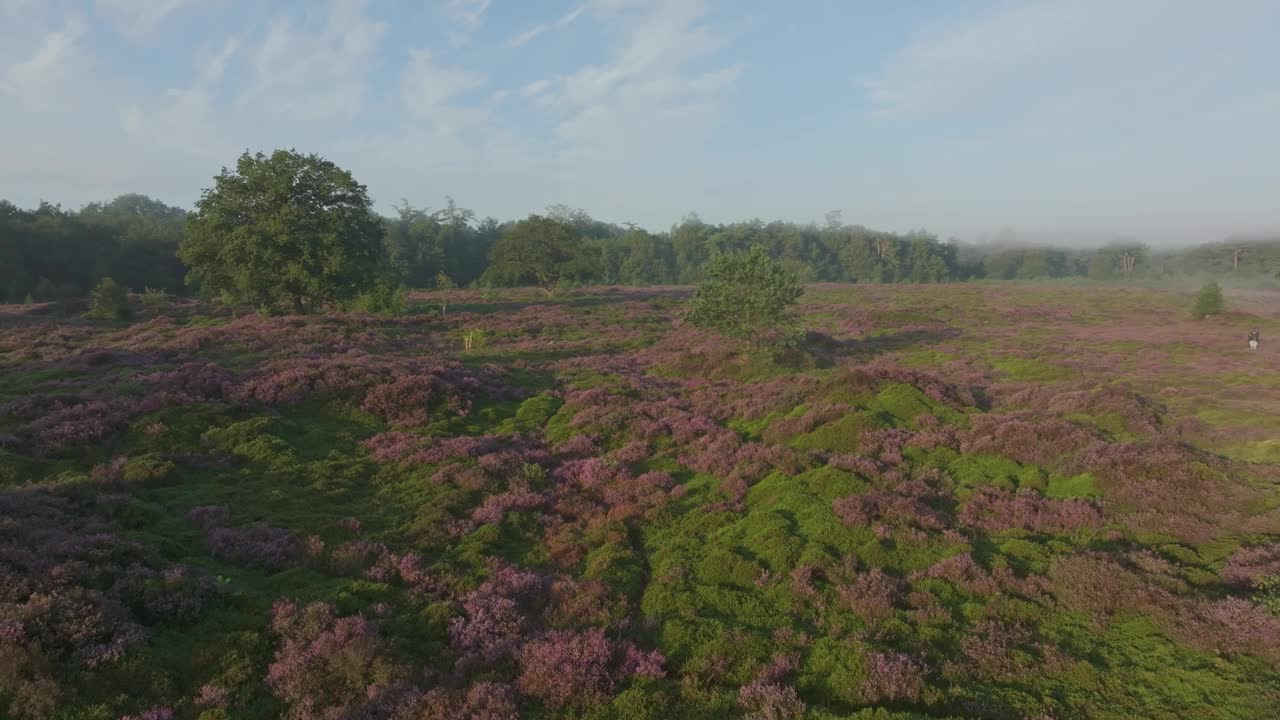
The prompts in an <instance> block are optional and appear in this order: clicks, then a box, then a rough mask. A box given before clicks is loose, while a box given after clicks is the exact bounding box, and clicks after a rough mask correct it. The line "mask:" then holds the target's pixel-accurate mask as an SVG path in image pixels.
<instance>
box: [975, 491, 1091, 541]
mask: <svg viewBox="0 0 1280 720" xmlns="http://www.w3.org/2000/svg"><path fill="white" fill-rule="evenodd" d="M959 520H960V522H961V524H963V525H966V526H968V527H972V528H977V529H980V530H986V531H988V532H991V531H998V530H1009V529H1018V530H1029V531H1031V532H1038V533H1066V532H1073V531H1075V530H1093V529H1097V528H1099V527H1101V526H1102V511H1101V510H1100V509H1098V506H1097V505H1095V504H1094V503H1092V502H1089V501H1086V500H1055V499H1050V498H1046V497H1044V496H1042V495H1040V494H1039V493H1037V492H1036V491H1034V490H1029V489H1025V488H1024V489H1022V490H1019V491H1018V492H1016V493H1010V492H1008V491H1006V490H1001V489H999V488H990V487H986V488H981V489H980V490H979V491H978V492H977V493H975V494H974V495H973V497H971V498H969V500H968V501H966V502H965V504H964V505H963V506H962V507H961V509H960V515H959Z"/></svg>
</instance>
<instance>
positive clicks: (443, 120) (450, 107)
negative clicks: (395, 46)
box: [400, 50, 488, 129]
mask: <svg viewBox="0 0 1280 720" xmlns="http://www.w3.org/2000/svg"><path fill="white" fill-rule="evenodd" d="M486 82H488V80H487V78H485V76H484V75H483V74H481V73H478V72H473V71H471V70H466V69H463V68H458V67H445V66H442V65H439V64H437V63H436V62H435V60H434V59H433V58H432V55H431V53H430V52H429V51H427V50H410V51H409V63H408V64H407V65H406V66H405V69H404V72H403V73H402V75H401V78H400V92H401V97H402V98H403V100H404V104H405V107H406V108H408V110H409V111H410V112H411V113H412V114H413V115H414V116H415V117H416V118H418V119H420V120H426V121H430V122H432V123H435V124H436V125H437V126H448V127H450V128H455V129H457V128H459V127H461V126H463V125H465V123H466V122H467V121H469V120H470V121H474V120H476V119H477V113H483V111H482V110H479V109H476V108H468V107H463V106H460V105H455V104H453V103H452V101H453V100H455V99H456V98H457V97H458V96H459V95H463V94H465V93H467V92H469V91H471V90H475V89H477V88H480V87H483V86H484V85H485V83H486Z"/></svg>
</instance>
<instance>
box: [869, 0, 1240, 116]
mask: <svg viewBox="0 0 1280 720" xmlns="http://www.w3.org/2000/svg"><path fill="white" fill-rule="evenodd" d="M1249 4H1251V3H1250V2H1249V0H1243V1H1242V0H1222V1H1221V2H1216V3H1204V2H1199V0H1128V1H1127V2H1123V3H1116V2H1111V1H1110V0H1075V1H1074V2H1070V3H1062V2H1057V1H1055V0H1032V1H1030V2H1021V3H1003V4H999V5H997V6H996V7H995V9H994V10H987V11H985V12H983V13H980V14H976V15H969V16H965V17H953V18H950V19H947V20H942V21H938V22H935V23H933V24H931V25H929V26H927V27H925V28H924V29H923V30H921V31H920V32H919V33H917V34H916V35H915V36H914V37H912V39H911V40H910V41H908V42H907V43H906V44H905V45H904V46H903V47H901V48H899V49H898V50H897V51H895V52H893V53H891V54H890V55H889V57H888V58H887V59H886V61H885V62H884V64H883V66H882V67H881V69H880V71H879V72H878V73H876V74H874V75H872V76H871V77H869V78H865V79H862V80H860V81H859V83H858V84H859V85H860V86H861V88H862V89H863V91H864V94H865V99H866V101H867V103H868V105H869V107H870V109H871V110H872V111H874V112H877V113H880V114H883V115H886V116H906V115H927V114H930V113H936V112H940V111H951V110H970V109H979V110H989V109H990V103H992V102H1006V103H1007V102H1009V101H1010V100H1014V101H1015V102H1017V103H1018V104H1020V105H1028V104H1031V103H1034V102H1038V101H1040V100H1041V99H1042V98H1045V97H1051V96H1060V95H1063V94H1066V93H1070V92H1079V91H1082V90H1083V91H1085V92H1088V91H1090V89H1091V88H1095V87H1115V86H1116V85H1117V84H1118V83H1121V82H1123V81H1125V80H1126V79H1134V78H1135V76H1136V75H1138V74H1141V73H1145V72H1147V71H1151V70H1158V69H1159V68H1161V67H1163V68H1165V69H1167V68H1168V67H1169V66H1170V65H1171V64H1174V63H1176V62H1177V60H1178V57H1179V55H1182V56H1184V57H1190V54H1187V53H1184V52H1182V51H1181V50H1180V48H1184V47H1185V46H1186V45H1190V44H1194V43H1195V42H1196V41H1197V38H1201V39H1202V38H1204V37H1209V36H1210V34H1211V33H1213V32H1215V31H1216V30H1220V29H1221V28H1222V27H1223V26H1224V24H1227V25H1229V24H1231V23H1232V22H1233V21H1235V20H1238V18H1239V17H1240V15H1241V13H1240V9H1241V7H1242V6H1247V5H1249ZM1252 4H1254V5H1261V3H1257V2H1254V3H1252ZM961 7H966V6H961ZM1166 79H1167V80H1176V75H1175V74H1173V73H1167V77H1166ZM1144 81H1145V78H1143V79H1141V80H1138V82H1144ZM1138 89H1139V90H1145V89H1146V88H1138Z"/></svg>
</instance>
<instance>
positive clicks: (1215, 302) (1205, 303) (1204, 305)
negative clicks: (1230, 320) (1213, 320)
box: [1191, 280, 1227, 318]
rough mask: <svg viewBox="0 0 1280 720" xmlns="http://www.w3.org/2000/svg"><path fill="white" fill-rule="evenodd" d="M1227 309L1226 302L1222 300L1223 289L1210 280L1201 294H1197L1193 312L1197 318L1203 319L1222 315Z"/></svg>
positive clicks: (1202, 287) (1201, 289)
mask: <svg viewBox="0 0 1280 720" xmlns="http://www.w3.org/2000/svg"><path fill="white" fill-rule="evenodd" d="M1226 307H1227V306H1226V302H1225V301H1223V299H1222V288H1220V287H1218V283H1216V282H1214V281H1213V280H1210V281H1209V282H1207V283H1205V284H1204V285H1203V286H1201V288H1200V292H1199V293H1197V294H1196V304H1195V305H1194V306H1193V307H1192V310H1191V312H1192V314H1193V315H1195V316H1196V317H1198V318H1202V317H1207V316H1209V315H1221V314H1222V313H1223V311H1225V310H1226Z"/></svg>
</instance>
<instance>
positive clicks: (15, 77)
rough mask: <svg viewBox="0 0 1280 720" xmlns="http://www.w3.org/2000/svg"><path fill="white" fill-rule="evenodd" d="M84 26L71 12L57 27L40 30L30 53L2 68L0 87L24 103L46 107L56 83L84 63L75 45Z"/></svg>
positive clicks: (57, 85) (65, 80) (57, 84)
mask: <svg viewBox="0 0 1280 720" xmlns="http://www.w3.org/2000/svg"><path fill="white" fill-rule="evenodd" d="M86 28H87V24H86V23H85V20H84V18H83V17H81V16H79V15H71V16H69V17H68V18H67V19H66V21H65V22H64V24H63V26H62V28H61V29H59V30H52V31H48V32H45V33H43V37H42V38H41V41H40V44H39V46H38V47H37V48H36V49H35V51H34V52H33V53H32V54H31V55H30V56H28V57H26V58H25V59H23V60H20V61H18V62H16V63H15V64H13V65H12V66H10V67H9V68H8V69H7V70H5V72H4V75H3V83H2V84H0V90H4V91H5V92H6V93H7V94H9V95H13V96H14V97H16V98H17V99H18V100H19V101H20V102H23V103H24V104H27V105H30V106H37V107H44V106H46V105H47V104H48V103H49V102H50V101H51V100H52V99H53V98H54V96H55V94H56V93H57V90H58V88H59V86H60V85H62V84H64V83H66V82H68V79H69V77H70V76H72V75H73V74H75V73H76V72H79V71H81V70H82V69H83V67H84V65H85V63H84V61H83V56H82V53H81V50H80V48H79V47H78V44H79V42H80V40H81V39H82V38H83V37H84V34H85V30H86Z"/></svg>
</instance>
